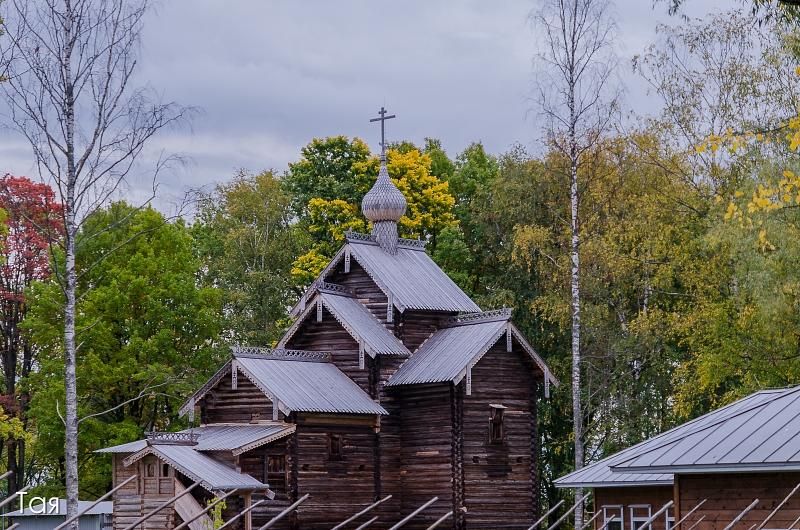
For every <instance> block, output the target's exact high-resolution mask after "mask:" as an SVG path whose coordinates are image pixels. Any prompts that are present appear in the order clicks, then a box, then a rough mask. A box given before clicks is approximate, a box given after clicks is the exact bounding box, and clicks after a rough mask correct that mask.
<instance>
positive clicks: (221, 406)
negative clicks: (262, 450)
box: [200, 372, 272, 424]
mask: <svg viewBox="0 0 800 530" xmlns="http://www.w3.org/2000/svg"><path fill="white" fill-rule="evenodd" d="M236 386H237V389H236V390H234V389H233V387H232V385H231V377H230V374H228V375H227V376H225V377H223V378H222V380H221V381H220V382H219V383H218V384H217V386H216V387H215V388H214V389H213V390H211V391H210V392H209V393H208V394H206V395H205V397H204V398H203V399H201V400H200V421H201V423H204V424H208V423H250V421H251V420H252V419H255V418H256V417H257V418H258V419H261V420H271V419H272V402H270V400H269V399H268V398H267V397H266V396H265V395H264V393H263V392H262V391H261V390H259V389H258V387H256V386H255V385H254V384H253V383H252V382H251V381H250V380H249V379H247V377H246V376H244V375H242V374H241V372H240V373H239V377H238V378H237V384H236Z"/></svg>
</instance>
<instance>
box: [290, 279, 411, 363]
mask: <svg viewBox="0 0 800 530" xmlns="http://www.w3.org/2000/svg"><path fill="white" fill-rule="evenodd" d="M317 303H322V305H323V306H324V307H325V308H327V309H328V311H330V313H331V314H332V315H333V317H334V318H335V319H336V320H337V322H339V324H341V326H342V327H343V328H344V329H345V330H346V331H347V332H348V333H349V334H350V336H351V337H353V339H354V340H355V341H356V342H358V343H359V345H360V346H361V347H363V348H364V352H365V353H367V354H368V355H370V356H372V357H375V355H411V352H410V351H408V348H406V347H405V346H404V345H403V343H402V342H401V341H400V339H398V338H397V337H395V336H394V334H393V333H392V332H391V331H389V330H388V329H386V326H384V325H383V324H382V323H381V322H380V321H379V320H378V319H377V318H375V316H374V315H373V314H372V313H371V312H370V311H369V309H367V308H366V307H364V305H363V304H361V303H360V302H359V301H358V300H356V299H355V298H353V297H352V296H349V295H347V294H344V293H332V292H324V291H320V292H319V293H318V294H317V295H316V296H315V297H314V298H313V299H312V300H311V302H309V303H308V305H307V306H306V309H305V311H303V313H302V314H301V315H300V316H299V317H298V318H297V320H296V321H295V323H294V324H293V325H292V327H291V328H289V330H288V331H287V332H286V334H285V335H284V336H283V338H282V339H281V341H280V342H279V343H278V347H279V348H282V347H284V346H285V345H286V343H287V342H289V340H291V338H292V337H293V336H294V335H295V333H296V332H297V330H298V329H300V325H301V324H302V323H303V322H304V321H305V319H306V318H308V317H309V316H311V315H312V314H316V312H315V311H314V309H315V306H316V304H317Z"/></svg>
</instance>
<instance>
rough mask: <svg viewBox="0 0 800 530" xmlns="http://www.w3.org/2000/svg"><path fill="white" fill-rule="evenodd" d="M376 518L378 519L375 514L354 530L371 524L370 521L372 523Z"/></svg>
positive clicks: (362, 529) (360, 529)
mask: <svg viewBox="0 0 800 530" xmlns="http://www.w3.org/2000/svg"><path fill="white" fill-rule="evenodd" d="M377 520H378V516H377V515H376V516H375V517H373V518H372V519H369V520H368V521H365V522H364V524H362V525H361V526H359V527H358V528H356V530H364V529H365V528H366V527H368V526H369V525H371V524H372V523H374V522H375V521H377Z"/></svg>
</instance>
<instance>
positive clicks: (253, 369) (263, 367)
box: [179, 347, 388, 416]
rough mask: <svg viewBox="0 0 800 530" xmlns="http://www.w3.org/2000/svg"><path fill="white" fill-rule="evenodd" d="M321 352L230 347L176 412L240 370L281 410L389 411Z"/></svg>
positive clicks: (185, 409) (188, 408)
mask: <svg viewBox="0 0 800 530" xmlns="http://www.w3.org/2000/svg"><path fill="white" fill-rule="evenodd" d="M329 361H330V356H329V355H328V354H327V353H324V352H308V351H300V350H280V349H275V350H271V349H267V348H239V347H237V348H233V349H232V359H231V360H230V361H228V362H227V363H226V364H225V366H223V367H222V368H220V370H219V371H217V373H216V374H214V376H213V377H212V378H211V379H209V380H208V382H206V384H205V385H203V387H202V388H200V389H199V390H198V391H197V392H195V393H194V394H193V395H192V397H190V398H189V399H188V400H187V401H186V402H185V403H184V404H183V406H182V407H181V409H180V411H179V413H180V415H181V416H183V415H185V414H188V413H189V412H190V411H192V410H193V409H194V405H195V403H197V401H199V400H200V399H202V398H203V396H205V395H206V394H207V393H208V392H210V391H211V390H212V389H213V388H214V387H215V386H217V384H218V383H219V382H220V381H221V380H222V378H223V377H225V376H227V375H230V376H231V377H233V370H234V369H235V370H236V373H237V374H238V373H242V374H243V375H244V376H245V377H247V378H248V379H249V380H250V381H251V382H252V383H253V384H254V385H255V386H256V387H258V389H259V390H261V391H262V392H263V393H264V394H265V395H266V396H267V397H268V398H269V399H270V401H272V403H273V404H274V405H275V406H277V407H278V409H279V410H281V411H282V412H283V413H284V414H289V413H291V412H333V413H344V414H388V412H386V409H384V408H383V407H381V406H380V405H378V404H377V403H376V402H375V401H373V400H372V399H371V398H370V397H369V395H367V393H366V392H364V391H363V390H361V388H360V387H359V386H358V385H357V384H356V383H354V382H353V381H352V380H351V379H350V378H349V377H347V376H346V375H345V374H344V373H343V372H342V371H341V370H339V369H338V368H337V367H336V366H335V365H334V364H333V363H331V362H329Z"/></svg>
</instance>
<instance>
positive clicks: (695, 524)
mask: <svg viewBox="0 0 800 530" xmlns="http://www.w3.org/2000/svg"><path fill="white" fill-rule="evenodd" d="M705 518H706V516H705V515H703V516H701V517H700V519H698V520H697V522H696V523H694V524H693V525H692V526H690V527H689V528H687V529H686V530H692V529H693V528H694V527H695V526H697V525H699V524H700V523H702V522H703V519H705Z"/></svg>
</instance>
